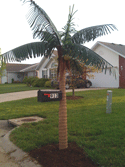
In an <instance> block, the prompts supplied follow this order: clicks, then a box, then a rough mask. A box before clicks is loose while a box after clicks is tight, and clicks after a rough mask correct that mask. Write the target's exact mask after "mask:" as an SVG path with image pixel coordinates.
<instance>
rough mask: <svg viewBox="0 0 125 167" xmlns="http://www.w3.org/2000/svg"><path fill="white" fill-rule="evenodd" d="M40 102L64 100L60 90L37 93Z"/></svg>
mask: <svg viewBox="0 0 125 167" xmlns="http://www.w3.org/2000/svg"><path fill="white" fill-rule="evenodd" d="M37 99H38V102H48V101H59V100H61V99H62V92H61V91H60V90H49V91H41V90H39V91H38V93H37Z"/></svg>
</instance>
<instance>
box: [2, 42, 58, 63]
mask: <svg viewBox="0 0 125 167" xmlns="http://www.w3.org/2000/svg"><path fill="white" fill-rule="evenodd" d="M54 47H55V45H54V43H53V45H52V44H51V43H46V42H34V43H29V44H25V45H22V46H19V47H17V48H15V49H13V50H10V51H9V52H6V53H4V54H2V57H3V58H4V61H5V62H8V61H22V60H25V59H26V58H32V57H34V58H35V57H39V56H42V55H43V54H44V56H49V55H51V52H52V49H53V48H54Z"/></svg>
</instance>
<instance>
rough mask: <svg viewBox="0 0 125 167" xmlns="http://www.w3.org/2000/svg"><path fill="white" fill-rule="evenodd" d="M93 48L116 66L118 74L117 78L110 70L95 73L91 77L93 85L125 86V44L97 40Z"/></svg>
mask: <svg viewBox="0 0 125 167" xmlns="http://www.w3.org/2000/svg"><path fill="white" fill-rule="evenodd" d="M91 49H92V50H93V51H94V52H96V53H97V54H99V55H100V56H101V57H103V58H104V59H105V60H106V61H108V62H109V63H110V64H111V65H112V66H114V67H115V68H114V69H115V73H116V74H117V76H116V78H115V76H113V74H111V75H110V74H109V72H108V70H107V72H106V74H105V72H102V73H97V72H96V73H94V75H95V78H94V79H90V80H91V82H92V85H93V87H114V88H125V45H121V44H114V43H106V42H96V43H95V45H94V46H93V47H92V48H91Z"/></svg>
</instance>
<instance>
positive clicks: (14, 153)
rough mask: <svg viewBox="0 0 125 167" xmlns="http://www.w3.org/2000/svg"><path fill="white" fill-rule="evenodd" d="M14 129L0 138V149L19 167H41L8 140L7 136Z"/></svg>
mask: <svg viewBox="0 0 125 167" xmlns="http://www.w3.org/2000/svg"><path fill="white" fill-rule="evenodd" d="M14 129H15V128H14ZM14 129H12V130H11V131H9V132H8V133H7V134H6V135H5V136H4V137H2V138H1V140H2V148H3V149H4V150H5V152H6V153H7V154H8V155H9V156H10V157H11V158H12V159H14V160H15V162H17V163H18V164H19V165H20V166H21V167H41V165H39V164H38V162H37V161H36V160H34V159H33V158H31V157H30V156H29V155H28V153H26V152H24V151H22V150H21V149H20V148H18V147H17V146H16V145H14V144H13V143H12V142H11V141H10V140H9V135H10V133H11V132H12V131H13V130H14Z"/></svg>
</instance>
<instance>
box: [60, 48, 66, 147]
mask: <svg viewBox="0 0 125 167" xmlns="http://www.w3.org/2000/svg"><path fill="white" fill-rule="evenodd" d="M58 55H59V87H60V90H61V91H62V99H61V100H60V106H59V149H66V148H67V147H68V137H67V103H66V91H65V82H66V79H65V72H66V62H65V61H64V59H63V58H62V49H61V46H60V47H59V48H58Z"/></svg>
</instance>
